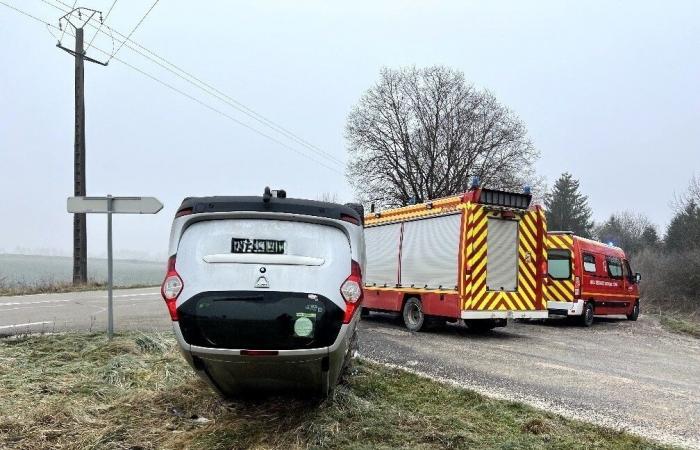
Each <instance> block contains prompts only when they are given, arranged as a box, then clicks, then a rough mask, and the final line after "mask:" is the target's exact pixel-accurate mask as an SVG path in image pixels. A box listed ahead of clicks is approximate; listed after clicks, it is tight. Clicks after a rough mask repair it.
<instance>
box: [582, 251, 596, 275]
mask: <svg viewBox="0 0 700 450" xmlns="http://www.w3.org/2000/svg"><path fill="white" fill-rule="evenodd" d="M583 270H585V271H586V272H590V273H595V256H593V255H590V254H588V253H584V254H583Z"/></svg>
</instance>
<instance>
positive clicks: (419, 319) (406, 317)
mask: <svg viewBox="0 0 700 450" xmlns="http://www.w3.org/2000/svg"><path fill="white" fill-rule="evenodd" d="M402 315H403V323H404V324H405V325H406V328H408V331H420V330H421V328H423V323H425V314H423V305H422V304H421V302H420V300H419V299H417V298H416V297H411V298H409V299H408V300H406V303H404V305H403V314H402Z"/></svg>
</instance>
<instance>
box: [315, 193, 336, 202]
mask: <svg viewBox="0 0 700 450" xmlns="http://www.w3.org/2000/svg"><path fill="white" fill-rule="evenodd" d="M316 200H318V201H320V202H329V203H338V193H337V192H321V193H320V194H319V195H317V196H316Z"/></svg>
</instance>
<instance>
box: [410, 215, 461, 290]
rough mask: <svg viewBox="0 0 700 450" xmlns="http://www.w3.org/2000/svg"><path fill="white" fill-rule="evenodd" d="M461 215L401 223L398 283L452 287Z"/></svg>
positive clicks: (443, 287) (430, 286)
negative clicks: (399, 277) (399, 275)
mask: <svg viewBox="0 0 700 450" xmlns="http://www.w3.org/2000/svg"><path fill="white" fill-rule="evenodd" d="M461 219H462V215H461V214H452V215H449V216H441V217H433V218H430V219H422V220H414V221H411V222H406V223H404V229H403V247H402V249H401V285H402V286H411V285H413V286H415V287H420V288H422V287H425V286H427V287H428V288H432V289H437V288H439V287H441V286H442V289H455V286H457V264H458V259H457V258H458V254H459V232H460V228H461Z"/></svg>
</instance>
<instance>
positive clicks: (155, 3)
mask: <svg viewBox="0 0 700 450" xmlns="http://www.w3.org/2000/svg"><path fill="white" fill-rule="evenodd" d="M159 1H160V0H156V1H154V2H153V4H152V5H151V7H150V8H148V11H146V14H144V15H143V17H141V20H139V22H138V23H137V24H136V26H135V27H134V28H133V29H132V30H131V33H129V36H127V37H126V39H125V40H123V41H122V43H121V45H120V46H119V48H117V51H116V52H114V53H113V54H112V56H110V57H109V59H108V60H107V62H109V61H110V60H111V59H112V58H114V55H116V54H117V53H119V50H121V49H122V47H123V46H124V43H125V42H126V41H128V40H129V38H130V37H131V35H132V34H134V31H136V29H137V28H138V27H139V26H141V24H142V23H143V21H144V20H145V19H146V17H148V14H150V12H151V11H153V8H155V7H156V5H157V4H158V2H159ZM98 31H99V30H98Z"/></svg>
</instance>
